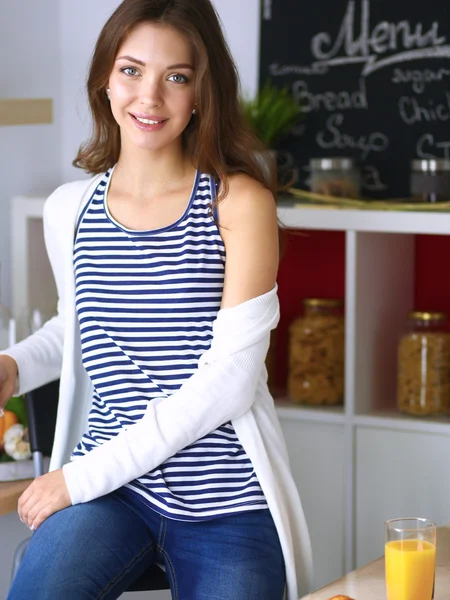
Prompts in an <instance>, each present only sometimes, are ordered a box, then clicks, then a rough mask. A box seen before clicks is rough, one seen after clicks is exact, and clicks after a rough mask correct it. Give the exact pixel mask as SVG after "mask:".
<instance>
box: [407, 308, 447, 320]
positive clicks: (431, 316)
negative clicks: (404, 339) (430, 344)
mask: <svg viewBox="0 0 450 600" xmlns="http://www.w3.org/2000/svg"><path fill="white" fill-rule="evenodd" d="M408 318H409V319H416V320H419V321H446V320H447V318H448V316H447V314H446V313H443V312H428V311H421V310H413V311H412V312H410V313H409V314H408Z"/></svg>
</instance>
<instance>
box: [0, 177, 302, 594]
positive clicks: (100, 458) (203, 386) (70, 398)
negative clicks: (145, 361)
mask: <svg viewBox="0 0 450 600" xmlns="http://www.w3.org/2000/svg"><path fill="white" fill-rule="evenodd" d="M100 177H101V176H97V177H94V178H92V179H90V180H88V181H87V180H82V181H76V182H73V183H70V184H66V185H63V186H61V187H60V188H58V189H57V190H56V191H55V192H54V193H53V194H52V195H51V196H50V197H49V198H48V200H47V202H46V204H45V208H44V234H45V241H46V246H47V251H48V255H49V258H50V262H51V265H52V269H53V273H54V276H55V281H56V285H57V289H58V296H59V301H58V315H57V316H56V317H54V318H53V319H51V320H50V321H49V322H48V323H46V324H45V325H44V327H43V328H42V329H41V330H39V331H38V332H36V333H35V334H33V335H32V336H30V337H29V338H27V339H26V340H24V341H23V342H20V343H19V344H16V345H15V346H13V347H12V348H9V349H8V350H7V351H6V352H5V353H7V354H9V355H10V356H12V357H13V358H14V359H15V360H16V362H17V364H18V367H19V389H18V392H19V393H26V392H27V391H29V390H31V389H33V388H36V387H39V386H40V385H43V384H44V383H47V382H49V381H51V380H54V379H57V378H58V377H60V378H61V385H60V399H59V407H58V417H57V423H56V432H55V441H54V446H53V453H52V457H51V464H50V469H51V470H53V469H57V468H60V467H63V472H64V476H65V479H66V483H67V486H68V489H69V493H70V497H71V500H72V503H73V504H76V503H79V502H87V501H89V500H92V499H94V498H97V497H99V496H102V495H104V494H107V493H109V492H111V491H113V490H115V489H117V488H119V487H120V486H122V485H123V484H125V483H127V482H129V481H131V480H132V479H134V478H136V477H139V476H141V475H143V474H144V473H147V472H148V471H150V470H152V469H153V468H155V467H157V466H159V465H160V464H161V463H162V462H163V461H164V460H166V459H167V458H169V457H170V456H173V455H174V454H175V453H176V452H178V451H179V450H181V449H182V448H184V447H186V446H188V445H189V444H192V443H193V442H194V441H196V440H198V439H199V438H201V437H203V436H204V435H206V434H207V433H209V432H211V431H213V430H214V429H216V428H217V427H219V426H220V425H222V424H223V423H225V422H227V421H230V420H231V422H232V424H233V426H234V429H235V431H236V434H237V436H238V438H239V440H240V442H241V443H242V446H243V447H244V449H245V451H246V453H247V455H248V456H249V458H250V460H251V461H252V464H253V467H254V469H255V472H256V475H257V477H258V480H259V483H260V485H261V488H262V490H263V492H264V495H265V497H266V501H267V504H268V506H269V508H270V511H271V514H272V517H273V519H274V522H275V525H276V528H277V531H278V535H279V538H280V543H281V547H282V549H283V554H284V560H285V565H286V579H287V597H288V600H297V598H298V595H299V594H300V595H303V594H306V593H307V592H309V591H310V589H311V583H312V555H311V545H310V539H309V534H308V529H307V525H306V522H305V517H304V514H303V510H302V506H301V503H300V500H299V497H298V492H297V489H296V486H295V483H294V481H293V478H292V475H291V472H290V468H289V461H288V455H287V450H286V446H285V443H284V440H283V437H282V433H281V428H280V425H279V422H278V418H277V415H276V412H275V408H274V404H273V399H272V397H271V396H270V394H269V392H268V390H267V384H266V373H265V369H264V368H262V365H264V356H265V354H266V352H267V348H268V344H269V336H270V330H271V329H273V328H274V327H275V326H276V324H277V322H278V318H279V306H278V299H277V295H276V288H274V289H273V290H272V291H271V292H268V293H267V294H264V295H262V296H259V297H258V298H254V299H252V300H249V301H248V302H244V303H242V304H240V305H239V306H236V307H233V308H227V309H221V310H220V311H219V313H218V315H217V319H216V321H215V322H214V325H213V341H212V344H211V348H210V349H209V350H208V351H207V352H205V353H204V354H203V355H202V357H201V359H200V362H199V368H198V370H197V371H196V373H195V374H194V375H193V376H192V377H191V378H190V379H189V380H188V381H187V382H186V383H185V384H183V386H182V387H181V388H180V389H179V390H178V391H177V392H175V393H174V394H173V395H172V396H170V397H168V398H161V399H156V400H153V401H152V402H150V403H149V405H148V408H147V410H146V413H145V414H144V416H143V417H142V419H141V420H140V421H139V422H137V423H136V424H133V426H131V427H130V428H128V429H126V430H124V431H122V432H121V433H119V435H117V436H116V437H115V438H113V439H112V440H110V441H108V442H106V443H104V444H103V446H100V447H99V448H95V449H94V450H92V451H91V452H90V453H89V454H87V455H86V456H83V457H77V459H76V460H73V461H72V462H68V461H69V458H70V455H71V452H72V450H73V448H74V447H75V446H76V445H77V443H78V442H79V440H80V438H81V436H82V434H83V433H84V432H85V431H86V429H87V418H88V414H89V410H90V406H91V401H92V384H91V382H90V379H89V377H88V375H87V373H86V371H85V370H84V368H83V366H82V364H81V345H80V334H79V328H78V320H77V316H76V310H75V281H74V270H73V262H72V261H73V243H74V233H75V225H76V221H77V216H78V215H79V214H80V212H81V211H82V210H83V208H84V206H85V205H86V203H87V201H88V200H89V198H90V197H91V195H92V193H93V191H94V190H95V188H96V187H97V185H98V182H99V179H100Z"/></svg>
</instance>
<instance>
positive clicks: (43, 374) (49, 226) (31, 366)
mask: <svg viewBox="0 0 450 600" xmlns="http://www.w3.org/2000/svg"><path fill="white" fill-rule="evenodd" d="M58 193H59V188H58V190H57V191H56V192H54V193H53V194H52V195H51V196H49V198H48V199H47V201H46V203H45V206H44V218H43V221H44V239H45V245H46V249H47V254H48V257H49V260H50V264H51V267H52V271H53V276H54V278H55V282H56V288H57V292H58V304H57V315H56V316H55V317H53V318H52V319H50V320H49V321H47V323H45V324H44V325H43V327H41V329H39V330H38V331H37V332H36V333H34V334H32V335H30V336H28V337H27V338H26V339H25V340H23V341H21V342H19V343H18V344H15V345H14V346H11V347H10V348H8V349H7V350H5V351H4V352H2V353H1V354H7V355H8V356H11V357H12V358H13V359H14V360H15V361H16V363H17V366H18V372H19V376H18V383H17V387H16V390H15V393H16V394H24V393H26V392H29V391H30V390H32V389H34V388H37V387H40V386H41V385H44V384H45V383H48V382H49V381H53V380H55V379H58V378H59V376H60V374H61V364H62V350H63V339H64V276H63V275H64V269H63V266H64V265H63V261H62V252H61V248H60V245H59V243H58V236H57V230H56V228H57V226H58V223H57V222H56V221H57V219H56V218H55V216H54V214H53V213H54V211H53V210H52V205H53V203H54V202H55V199H57V200H58V201H60V198H59V195H58Z"/></svg>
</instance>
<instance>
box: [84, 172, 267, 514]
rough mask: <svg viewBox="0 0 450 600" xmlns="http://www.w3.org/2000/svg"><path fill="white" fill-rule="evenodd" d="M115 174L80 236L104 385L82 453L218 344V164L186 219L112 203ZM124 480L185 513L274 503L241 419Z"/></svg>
mask: <svg viewBox="0 0 450 600" xmlns="http://www.w3.org/2000/svg"><path fill="white" fill-rule="evenodd" d="M110 175H111V171H108V172H107V173H106V174H105V177H104V178H103V179H102V180H101V182H100V184H99V186H98V187H97V189H96V191H95V193H94V194H93V196H92V198H91V200H90V201H89V203H88V205H87V206H86V207H85V209H84V211H83V213H82V215H81V216H80V219H79V223H78V227H77V234H76V240H75V248H74V269H75V281H76V308H77V313H78V319H79V323H80V334H81V346H82V360H83V364H84V367H85V368H86V371H87V373H88V374H89V376H90V378H91V380H92V382H93V385H94V396H93V403H92V409H91V412H90V415H89V423H88V427H89V428H88V431H87V432H86V433H85V434H84V435H83V437H82V439H81V441H80V443H79V444H78V446H77V447H76V448H75V450H74V452H73V455H72V458H73V459H74V460H76V457H77V456H82V455H83V454H85V453H86V452H89V451H90V450H91V449H92V448H95V447H96V446H98V445H100V444H102V443H103V442H104V441H106V440H109V439H110V438H111V437H113V436H115V435H117V434H118V433H119V432H120V430H121V429H122V428H123V427H127V426H129V425H132V424H133V423H135V422H136V421H138V420H139V419H140V418H141V417H142V415H143V413H144V412H145V409H146V407H147V404H148V402H150V401H151V400H152V399H155V398H161V397H167V396H170V395H171V394H173V393H174V392H176V391H177V390H178V389H179V388H180V387H181V386H182V385H183V383H184V382H185V381H186V380H187V379H188V378H189V377H191V375H192V374H193V373H194V372H195V370H196V368H197V366H198V361H199V358H200V356H201V355H202V354H203V353H204V352H205V351H206V350H207V349H208V348H209V347H210V345H211V340H212V323H213V321H214V320H215V318H216V315H217V312H218V310H219V308H220V303H221V298H222V291H223V281H224V268H225V248H224V245H223V241H222V239H221V237H220V233H219V230H218V227H217V225H216V223H215V222H214V219H213V217H212V214H211V199H212V194H213V193H214V190H213V182H212V179H211V178H210V176H209V175H201V174H199V173H197V174H196V178H195V183H194V187H193V190H192V194H191V198H190V201H189V204H188V206H187V209H186V211H185V213H184V214H183V216H182V217H181V218H180V219H179V220H178V221H177V222H176V223H174V224H173V225H170V226H168V227H163V228H161V229H155V230H151V231H132V230H128V229H126V228H124V227H122V226H121V225H120V224H119V223H117V222H115V221H114V219H113V218H112V217H111V215H110V214H109V212H108V209H107V202H106V196H107V190H108V185H109V182H110ZM212 410H214V407H212ZM126 487H127V491H128V492H129V493H131V494H133V495H134V498H135V499H136V498H139V499H141V500H143V501H145V502H147V503H149V504H150V505H151V507H153V508H154V509H155V510H157V511H158V512H159V513H160V514H163V515H165V516H167V517H171V518H176V519H181V520H200V519H208V518H213V517H215V516H222V515H226V514H229V513H233V512H240V511H244V510H254V509H255V508H267V504H266V501H265V498H264V495H263V493H262V490H261V488H260V486H259V483H258V480H257V477H256V474H255V472H254V470H253V467H252V464H251V462H250V460H249V458H248V456H247V455H246V453H245V451H244V450H243V448H242V446H241V444H240V442H239V440H238V438H237V436H236V434H235V431H234V428H233V427H232V425H231V423H226V424H224V425H222V426H221V427H219V428H218V429H217V430H216V431H213V432H212V433H210V434H209V435H207V436H205V437H204V438H202V439H201V440H198V441H197V442H195V443H194V444H193V445H192V446H189V447H188V448H185V449H184V450H182V451H181V452H179V453H178V454H176V455H175V456H173V457H171V458H169V459H168V460H167V461H166V462H164V463H163V464H162V465H161V466H160V467H159V468H157V469H155V470H153V471H152V472H150V473H148V474H146V475H145V476H143V477H140V478H139V479H137V480H134V481H132V482H131V483H130V484H128V485H127V486H126Z"/></svg>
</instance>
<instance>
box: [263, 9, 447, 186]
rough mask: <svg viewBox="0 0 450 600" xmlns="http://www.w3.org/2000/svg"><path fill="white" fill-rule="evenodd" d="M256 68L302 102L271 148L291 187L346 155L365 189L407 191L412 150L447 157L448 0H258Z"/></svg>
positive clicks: (417, 154) (421, 155) (426, 155)
mask: <svg viewBox="0 0 450 600" xmlns="http://www.w3.org/2000/svg"><path fill="white" fill-rule="evenodd" d="M259 75H260V77H259V81H260V86H262V85H263V84H264V83H265V81H266V80H267V79H268V78H270V79H271V81H272V83H274V84H275V85H276V86H277V87H278V86H279V87H283V86H285V85H287V86H289V88H290V90H291V91H292V94H293V96H294V97H295V98H296V99H297V100H298V102H299V103H300V104H301V105H302V106H303V110H304V112H305V119H304V121H303V123H302V124H301V125H300V126H298V127H297V128H295V129H294V130H293V132H292V133H291V134H290V135H289V136H287V137H286V138H285V139H284V140H283V141H282V143H281V144H280V149H279V152H278V161H279V164H280V166H281V167H284V168H287V169H288V170H292V172H293V173H294V175H295V177H296V185H298V187H301V188H305V189H307V188H308V162H309V159H310V158H322V157H326V156H350V157H352V158H355V159H357V160H358V162H359V163H360V167H361V170H362V174H363V190H362V193H363V195H364V196H367V197H369V198H370V197H373V198H399V197H406V196H408V195H409V178H410V162H411V160H412V159H415V158H449V159H450V0H310V1H306V0H261V52H260V73H259Z"/></svg>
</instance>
